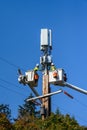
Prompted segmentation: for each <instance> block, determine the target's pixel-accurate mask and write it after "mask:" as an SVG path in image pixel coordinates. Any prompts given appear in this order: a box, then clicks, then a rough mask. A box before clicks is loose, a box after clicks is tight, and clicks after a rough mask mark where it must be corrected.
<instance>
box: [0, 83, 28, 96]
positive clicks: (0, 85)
mask: <svg viewBox="0 0 87 130" xmlns="http://www.w3.org/2000/svg"><path fill="white" fill-rule="evenodd" d="M0 87H2V88H5V89H7V90H9V91H11V92H14V93H17V94H20V95H21V96H27V95H25V94H22V93H20V92H18V91H16V90H13V89H11V88H7V87H5V86H4V85H2V84H0Z"/></svg>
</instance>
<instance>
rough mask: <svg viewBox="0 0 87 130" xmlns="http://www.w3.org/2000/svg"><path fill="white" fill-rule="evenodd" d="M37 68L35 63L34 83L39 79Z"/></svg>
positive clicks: (37, 65)
mask: <svg viewBox="0 0 87 130" xmlns="http://www.w3.org/2000/svg"><path fill="white" fill-rule="evenodd" d="M38 70H39V64H36V66H35V68H34V80H35V83H37V82H38V79H39V76H38V74H37V71H38Z"/></svg>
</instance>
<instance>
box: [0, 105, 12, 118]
mask: <svg viewBox="0 0 87 130" xmlns="http://www.w3.org/2000/svg"><path fill="white" fill-rule="evenodd" d="M1 113H3V114H5V115H6V117H7V118H8V119H9V120H10V119H11V110H10V109H9V105H6V104H5V105H4V104H1V105H0V114H1Z"/></svg>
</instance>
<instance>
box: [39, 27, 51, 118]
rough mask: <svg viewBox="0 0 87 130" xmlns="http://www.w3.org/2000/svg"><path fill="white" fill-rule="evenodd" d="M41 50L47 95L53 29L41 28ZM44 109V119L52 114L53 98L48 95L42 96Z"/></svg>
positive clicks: (41, 62) (43, 88) (43, 91)
mask: <svg viewBox="0 0 87 130" xmlns="http://www.w3.org/2000/svg"><path fill="white" fill-rule="evenodd" d="M40 38H41V39H40V50H41V51H42V53H43V55H42V56H41V57H40V64H41V65H42V68H44V71H43V80H42V94H43V95H46V94H49V93H50V84H49V67H50V66H51V63H52V58H51V50H52V35H51V30H48V29H41V37H40ZM43 109H44V113H43V112H42V113H41V115H42V120H44V118H45V117H47V116H49V115H50V112H51V98H50V97H46V98H42V110H43Z"/></svg>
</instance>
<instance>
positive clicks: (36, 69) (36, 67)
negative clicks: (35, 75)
mask: <svg viewBox="0 0 87 130" xmlns="http://www.w3.org/2000/svg"><path fill="white" fill-rule="evenodd" d="M38 70H39V64H36V66H35V68H34V72H37V71H38Z"/></svg>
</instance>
